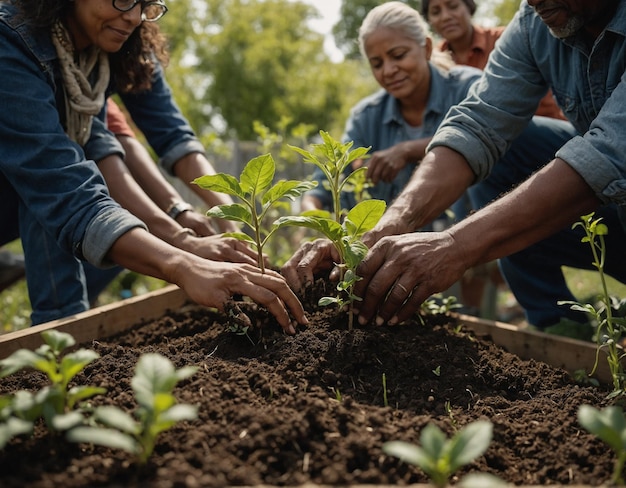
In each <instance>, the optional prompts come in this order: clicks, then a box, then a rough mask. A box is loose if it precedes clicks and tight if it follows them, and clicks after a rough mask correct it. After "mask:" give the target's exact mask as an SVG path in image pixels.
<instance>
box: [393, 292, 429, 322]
mask: <svg viewBox="0 0 626 488" xmlns="http://www.w3.org/2000/svg"><path fill="white" fill-rule="evenodd" d="M429 296H430V293H428V291H426V289H425V287H424V286H421V285H420V284H418V285H416V286H415V288H413V290H412V293H411V295H410V296H409V298H408V299H407V300H406V301H405V302H404V303H403V304H402V306H401V307H400V308H399V309H398V311H397V313H396V314H395V315H394V316H393V317H391V319H390V320H389V322H388V323H389V325H396V324H401V323H402V322H404V321H405V320H408V319H409V318H411V317H412V316H413V315H415V313H416V312H417V311H418V310H419V309H420V307H421V306H422V303H424V301H426V299H428V297H429Z"/></svg>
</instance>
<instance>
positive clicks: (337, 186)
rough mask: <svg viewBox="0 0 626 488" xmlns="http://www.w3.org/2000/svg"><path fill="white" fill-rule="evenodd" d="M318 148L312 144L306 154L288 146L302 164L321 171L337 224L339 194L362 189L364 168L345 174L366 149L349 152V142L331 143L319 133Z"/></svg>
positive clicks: (362, 155) (332, 140) (333, 140)
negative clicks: (301, 159)
mask: <svg viewBox="0 0 626 488" xmlns="http://www.w3.org/2000/svg"><path fill="white" fill-rule="evenodd" d="M320 136H321V138H322V141H323V142H322V143H321V144H313V145H312V146H311V147H312V149H313V150H312V151H307V150H305V149H301V148H299V147H295V146H289V147H290V148H291V149H293V150H294V151H296V152H298V153H299V154H300V155H301V156H302V157H303V158H304V162H305V163H312V164H314V165H316V166H317V167H318V168H319V169H321V170H322V172H323V173H324V175H325V176H326V181H324V182H323V184H324V187H325V188H326V189H327V190H329V191H330V194H331V196H332V200H333V212H334V217H333V218H334V220H335V221H336V222H338V223H339V222H341V220H342V217H343V209H342V208H341V194H342V193H343V192H344V191H353V190H354V189H355V185H356V186H358V187H359V188H360V186H362V185H363V181H364V177H365V173H366V172H367V168H366V167H365V166H361V167H360V168H358V169H356V170H354V171H351V172H348V169H349V168H350V167H351V166H350V165H351V164H352V163H353V162H355V161H357V160H362V159H365V158H366V157H367V153H368V151H369V150H370V148H369V147H358V148H355V149H352V146H353V145H354V143H353V142H352V141H350V142H347V143H345V144H344V143H341V142H339V141H337V140H335V139H334V138H333V137H332V136H331V135H330V134H329V133H328V132H324V131H320Z"/></svg>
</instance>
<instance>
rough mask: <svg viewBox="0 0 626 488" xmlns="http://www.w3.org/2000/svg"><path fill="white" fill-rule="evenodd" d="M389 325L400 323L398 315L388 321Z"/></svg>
mask: <svg viewBox="0 0 626 488" xmlns="http://www.w3.org/2000/svg"><path fill="white" fill-rule="evenodd" d="M387 323H388V324H389V325H396V324H397V323H398V316H397V315H394V316H393V317H391V320H390V321H389V322H387Z"/></svg>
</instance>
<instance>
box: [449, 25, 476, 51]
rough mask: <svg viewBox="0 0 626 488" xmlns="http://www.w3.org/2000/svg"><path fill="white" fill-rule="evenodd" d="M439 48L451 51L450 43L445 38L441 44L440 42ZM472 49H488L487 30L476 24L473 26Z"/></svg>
mask: <svg viewBox="0 0 626 488" xmlns="http://www.w3.org/2000/svg"><path fill="white" fill-rule="evenodd" d="M439 49H440V50H441V51H450V50H451V49H450V43H449V42H448V41H446V40H443V41H442V42H441V44H439ZM470 49H471V50H472V51H481V52H485V51H486V50H487V31H486V30H485V29H483V28H482V27H479V26H476V25H473V26H472V42H471V44H470Z"/></svg>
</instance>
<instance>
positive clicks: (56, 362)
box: [0, 330, 106, 447]
mask: <svg viewBox="0 0 626 488" xmlns="http://www.w3.org/2000/svg"><path fill="white" fill-rule="evenodd" d="M41 336H42V338H43V341H44V344H43V345H41V346H40V347H38V348H37V349H36V350H35V351H31V350H29V349H19V350H17V351H15V352H14V353H13V354H11V355H10V356H9V357H7V358H5V359H3V360H0V377H1V378H4V377H6V376H9V375H11V374H13V373H16V372H17V371H20V370H23V369H34V370H36V371H40V372H42V373H44V374H45V375H46V376H47V378H48V380H49V381H50V384H49V385H47V386H45V387H44V388H42V389H41V390H39V391H37V392H30V391H26V390H20V391H17V392H15V393H13V394H11V395H5V396H3V397H2V398H1V399H0V408H1V411H0V421H2V424H1V425H0V447H3V446H4V445H5V444H6V442H8V440H10V439H11V438H12V437H13V436H15V435H20V434H29V433H32V428H33V425H34V423H35V421H36V420H37V419H39V418H41V417H43V418H44V420H45V422H46V425H47V426H48V428H49V429H51V430H53V431H64V430H68V429H71V428H72V427H74V426H76V425H79V424H80V423H82V422H83V419H84V412H85V410H84V408H83V406H82V403H83V402H84V401H85V400H87V399H89V398H92V397H93V396H95V395H100V394H103V393H105V392H106V390H105V389H104V388H100V387H95V386H89V385H78V386H74V387H72V388H69V383H70V381H71V380H72V379H73V378H74V377H75V376H76V375H77V374H78V373H80V372H81V371H82V370H83V369H84V368H85V367H86V366H87V365H88V364H89V363H91V362H92V361H94V360H95V359H97V358H98V357H99V355H98V353H96V352H95V351H93V350H90V349H78V350H76V351H74V352H71V353H68V354H65V355H64V354H63V352H64V351H65V350H66V349H68V348H70V347H72V346H74V345H75V344H76V341H75V340H74V338H73V337H72V336H71V335H70V334H67V333H65V332H59V331H57V330H48V331H44V332H42V333H41Z"/></svg>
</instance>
